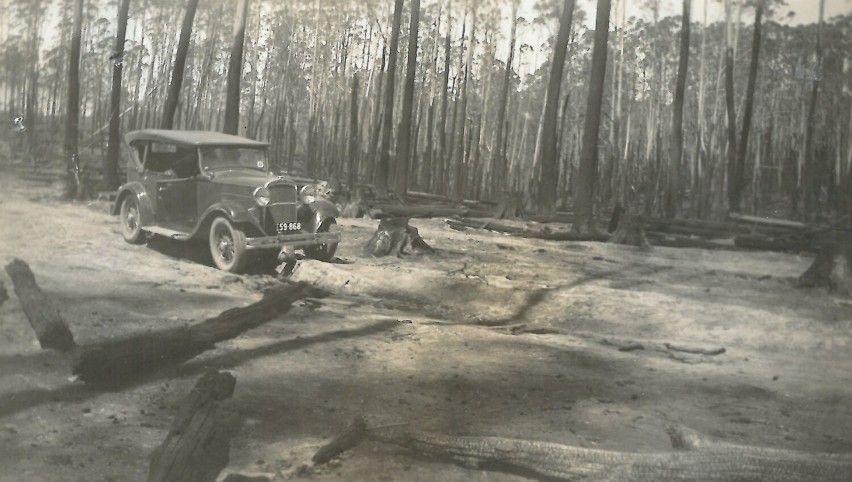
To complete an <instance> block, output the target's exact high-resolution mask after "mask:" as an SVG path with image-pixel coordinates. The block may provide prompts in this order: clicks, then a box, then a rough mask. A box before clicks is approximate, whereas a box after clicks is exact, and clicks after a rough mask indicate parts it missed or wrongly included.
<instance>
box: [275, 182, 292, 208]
mask: <svg viewBox="0 0 852 482" xmlns="http://www.w3.org/2000/svg"><path fill="white" fill-rule="evenodd" d="M296 197H297V194H296V187H295V186H288V185H286V184H284V185H277V186H274V185H273V186H269V204H278V203H295V202H296Z"/></svg>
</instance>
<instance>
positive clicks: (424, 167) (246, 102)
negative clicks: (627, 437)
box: [0, 0, 852, 231]
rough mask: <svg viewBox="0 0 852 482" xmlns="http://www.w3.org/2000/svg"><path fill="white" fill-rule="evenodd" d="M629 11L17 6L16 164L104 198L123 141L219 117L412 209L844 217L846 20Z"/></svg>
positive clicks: (849, 46) (699, 9)
mask: <svg viewBox="0 0 852 482" xmlns="http://www.w3.org/2000/svg"><path fill="white" fill-rule="evenodd" d="M625 2H627V0H614V1H610V0H598V1H597V2H596V4H592V2H576V5H575V1H574V0H564V1H563V0H539V1H537V2H536V3H535V4H534V7H533V8H528V9H527V10H528V11H529V12H532V15H527V16H525V17H522V16H520V15H519V13H518V12H519V7H521V6H522V5H521V2H520V0H455V1H453V0H438V1H424V2H423V4H421V3H420V0H406V1H403V0H395V1H390V0H385V1H377V0H364V1H359V2H351V1H346V0H339V1H338V0H310V1H307V0H306V1H278V0H240V1H238V2H234V1H228V0H203V1H199V0H183V1H179V2H174V1H165V0H30V1H12V0H5V1H3V2H2V3H3V5H2V8H3V15H2V20H1V21H0V38H2V39H3V42H2V47H0V49H1V50H0V100H2V104H0V110H2V112H3V113H4V118H5V119H9V121H8V122H9V124H8V125H9V127H8V128H5V129H3V132H2V134H0V135H2V149H3V151H5V152H3V156H4V157H6V158H14V159H18V160H19V161H20V162H21V163H23V164H24V165H26V166H29V165H30V164H32V167H33V168H34V169H36V168H38V169H41V168H45V167H48V166H54V167H57V166H60V165H61V166H67V167H68V168H69V169H71V170H76V171H79V170H81V169H82V170H86V171H87V172H88V173H89V175H90V176H92V177H93V178H96V179H97V180H98V183H99V184H100V188H101V189H109V188H115V187H116V186H117V185H118V183H119V182H121V172H120V171H121V170H122V169H123V168H124V167H123V162H119V161H118V158H119V155H118V153H119V147H120V146H119V142H118V141H117V139H118V138H119V137H118V136H119V135H121V134H123V133H125V132H128V131H130V130H133V129H139V128H144V127H171V128H176V129H210V130H219V131H224V132H231V133H236V134H238V135H242V136H246V137H250V138H253V139H258V140H264V141H267V142H269V143H271V145H272V149H271V155H272V159H271V161H272V163H273V165H274V166H276V168H277V169H279V170H283V171H287V172H291V173H299V174H304V175H308V176H315V177H320V178H330V179H336V180H340V181H342V182H343V183H344V185H346V186H349V187H352V186H355V185H371V186H375V187H376V188H377V189H378V190H380V191H384V190H391V191H394V192H395V193H397V195H398V196H399V197H403V198H404V196H405V193H406V192H408V191H422V192H430V193H435V194H441V195H445V196H449V197H451V198H454V199H462V198H464V199H480V200H497V199H499V198H501V197H503V196H505V195H506V193H507V192H510V191H511V192H517V193H520V194H521V196H522V199H523V201H524V204H525V205H526V207H527V209H528V210H537V211H539V212H542V213H549V212H553V211H555V210H566V209H568V210H573V211H574V213H575V216H576V218H575V229H578V230H581V231H582V230H584V229H585V228H584V227H583V226H582V225H583V223H591V220H592V219H594V216H593V213H594V212H596V211H598V210H600V209H608V208H612V207H613V206H616V205H622V206H626V207H628V209H629V210H635V211H636V212H637V213H644V214H646V215H666V216H670V217H674V216H677V217H702V218H707V217H713V216H715V215H718V214H720V213H727V212H742V213H756V214H773V215H777V216H786V217H798V218H802V219H805V220H814V219H817V218H823V219H826V218H827V219H835V220H837V219H838V218H841V217H842V213H844V212H847V209H846V208H845V206H846V205H847V204H852V203H850V201H849V200H848V199H847V197H848V194H847V193H849V191H850V189H849V188H848V186H847V183H848V182H849V180H848V179H849V177H850V173H851V172H852V171H850V163H852V15H845V16H840V17H834V18H824V19H823V18H821V20H820V22H819V23H815V24H799V25H793V24H792V23H791V22H789V21H788V19H786V18H782V17H785V15H786V12H787V10H788V9H786V8H782V6H783V2H781V1H778V0H741V1H737V0H724V7H725V12H726V14H725V18H724V19H723V20H722V21H717V22H712V23H708V22H706V21H703V19H704V18H706V9H707V8H708V3H717V4H718V3H719V2H718V1H716V2H714V1H713V0H696V1H694V2H693V1H691V0H683V1H682V5H681V2H677V3H678V10H680V8H682V9H683V12H685V13H686V15H677V16H667V17H663V16H661V15H660V1H659V0H650V1H646V2H644V3H643V9H644V10H645V11H646V12H647V15H645V16H643V18H637V17H633V16H628V15H627V14H626V12H627V8H626V5H625ZM529 3H530V5H531V6H532V2H529ZM628 3H629V2H628ZM814 3H815V5H816V4H817V3H818V2H814ZM523 6H526V3H524V5H523ZM815 8H816V7H815ZM782 12H783V13H782ZM684 17H685V18H691V21H689V22H684V21H682V20H683V18H684ZM821 17H822V15H821ZM644 18H648V19H649V20H646V19H644ZM592 19H594V20H593V21H590V20H592ZM128 20H129V21H128ZM122 39H124V40H123V41H122ZM21 116H22V117H23V125H25V126H26V129H25V130H24V131H23V132H21V128H20V127H18V128H12V127H11V125H12V124H11V120H12V119H13V118H15V117H21ZM4 122H6V121H4Z"/></svg>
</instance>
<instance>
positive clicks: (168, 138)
mask: <svg viewBox="0 0 852 482" xmlns="http://www.w3.org/2000/svg"><path fill="white" fill-rule="evenodd" d="M124 139H125V140H126V141H127V143H128V144H132V143H133V142H136V141H159V142H163V143H167V144H174V145H176V146H194V147H200V146H234V147H267V146H269V144H268V143H266V142H258V141H255V140H252V139H246V138H245V137H240V136H232V135H230V134H223V133H221V132H215V131H178V130H169V129H141V130H138V131H132V132H128V133H127V134H125V136H124Z"/></svg>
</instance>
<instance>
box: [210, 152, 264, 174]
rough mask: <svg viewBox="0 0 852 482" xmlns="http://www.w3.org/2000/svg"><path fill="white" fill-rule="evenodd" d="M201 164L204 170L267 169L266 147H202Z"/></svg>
mask: <svg viewBox="0 0 852 482" xmlns="http://www.w3.org/2000/svg"><path fill="white" fill-rule="evenodd" d="M201 165H202V166H203V168H204V170H205V171H215V170H217V169H240V168H241V169H254V170H258V171H264V172H266V171H267V168H268V166H267V164H266V149H259V148H251V147H228V146H221V147H202V148H201Z"/></svg>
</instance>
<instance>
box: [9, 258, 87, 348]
mask: <svg viewBox="0 0 852 482" xmlns="http://www.w3.org/2000/svg"><path fill="white" fill-rule="evenodd" d="M6 273H8V274H9V278H11V279H12V284H13V285H14V287H15V294H16V295H17V296H18V300H19V301H20V302H21V306H22V307H23V309H24V314H26V315H27V319H28V320H29V321H30V326H32V327H33V330H35V332H36V337H38V342H39V344H40V345H41V347H42V348H54V349H56V350H60V351H69V350H73V349H74V348H75V347H76V346H77V344H76V343H74V336H73V335H72V334H71V330H69V329H68V325H67V324H65V320H63V319H62V315H61V314H60V313H59V309H58V308H57V307H56V304H55V303H54V301H53V299H51V297H50V296H48V295H46V294H44V293H43V292H42V291H41V288H39V287H38V284H36V281H35V276H34V275H33V272H32V271H31V270H30V267H29V266H28V265H27V263H25V262H23V261H21V260H20V259H17V258H16V259H15V260H13V261H12V262H11V263H9V264H7V265H6ZM2 291H3V292H4V294H5V289H4V290H2ZM2 297H3V295H0V299H2Z"/></svg>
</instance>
